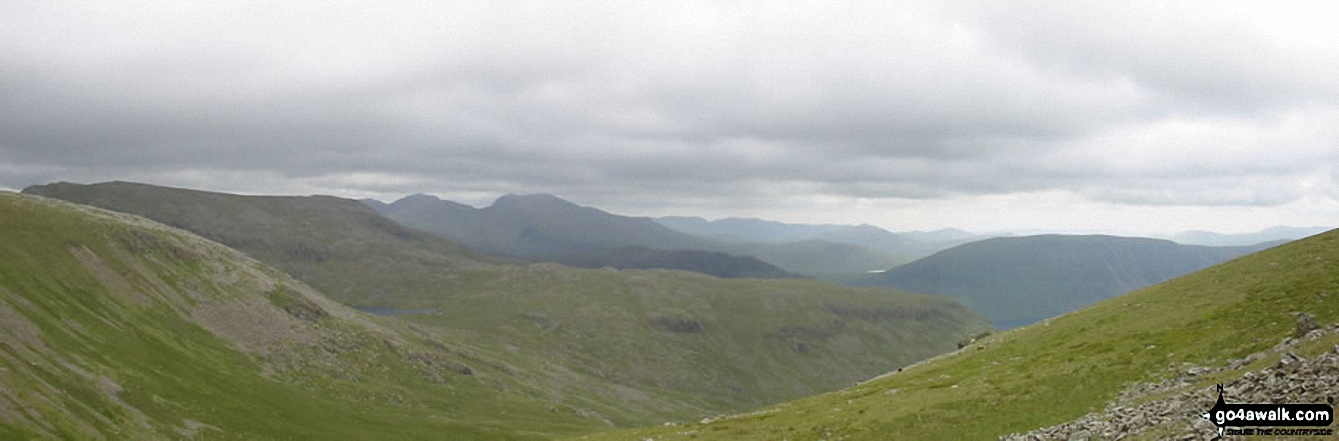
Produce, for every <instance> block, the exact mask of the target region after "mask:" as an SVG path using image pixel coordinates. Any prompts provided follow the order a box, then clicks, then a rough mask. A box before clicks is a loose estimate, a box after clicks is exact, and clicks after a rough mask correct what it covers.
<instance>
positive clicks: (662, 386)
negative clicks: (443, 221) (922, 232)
mask: <svg viewBox="0 0 1339 441" xmlns="http://www.w3.org/2000/svg"><path fill="white" fill-rule="evenodd" d="M25 191H27V192H32V193H38V194H44V195H49V196H53V197H58V198H63V199H68V200H72V201H76V202H81V203H89V204H95V205H99V206H102V207H106V208H111V209H116V210H124V211H130V212H134V213H137V214H141V215H144V216H146V217H150V218H153V219H155V220H158V221H161V222H165V223H170V224H173V225H178V226H181V227H182V228H185V229H188V230H191V231H193V232H196V233H198V234H201V235H204V236H207V237H211V238H215V239H217V240H219V241H220V242H223V243H224V244H226V245H230V246H233V247H235V248H237V249H239V250H241V251H243V252H245V253H247V254H249V255H251V256H254V257H256V258H257V259H260V260H262V261H264V262H266V263H268V264H271V265H273V266H275V267H277V268H279V269H281V270H284V271H286V272H288V273H289V274H292V275H293V276H294V277H296V278H298V279H299V280H302V281H303V282H305V283H307V284H309V285H311V286H313V287H315V288H317V289H319V290H321V291H322V292H323V293H325V294H327V295H329V296H331V297H332V298H334V299H336V300H339V301H341V302H344V303H346V304H350V305H355V306H361V307H374V308H376V310H388V311H399V312H402V314H400V315H397V316H396V317H394V318H395V319H396V320H397V321H404V322H409V323H413V324H415V325H416V326H419V327H421V328H424V329H433V330H437V331H439V332H443V333H449V334H450V335H451V336H452V337H451V338H454V339H456V341H462V342H469V344H470V345H471V347H473V348H476V350H477V351H478V352H479V353H480V354H483V355H487V356H489V357H493V358H495V359H498V360H502V362H501V366H500V368H501V369H505V370H507V371H508V372H511V373H512V376H513V377H516V378H519V379H520V380H518V381H519V382H520V385H519V386H517V387H518V388H519V389H520V390H522V391H523V392H524V393H528V394H533V395H534V396H536V397H540V398H543V399H546V400H550V401H555V402H561V403H563V404H565V405H568V406H570V407H572V408H574V409H578V410H579V411H581V412H585V413H586V414H589V415H596V416H598V417H599V418H602V419H604V420H607V421H608V422H609V423H612V424H616V425H632V424H647V423H654V422H661V421H666V420H688V419H698V418H701V417H702V416H704V415H713V414H717V413H721V412H728V411H739V410H745V409H750V408H753V407H756V406H758V405H762V404H766V403H771V402H778V401H782V400H786V399H794V398H798V397H801V396H805V395H809V394H812V393H815V392H820V391H824V390H833V389H836V388H839V387H842V386H845V385H848V384H850V383H851V382H852V381H857V380H861V379H865V378H869V377H871V376H873V375H876V374H878V373H881V372H884V371H886V370H888V369H891V368H895V367H897V366H902V365H906V364H908V363H911V362H914V361H916V360H920V359H923V358H925V357H928V356H931V355H934V354H939V353H943V352H946V351H948V350H951V349H953V348H954V347H955V346H954V344H955V343H956V342H957V341H959V340H960V339H961V338H962V336H963V335H966V334H970V333H974V332H978V331H980V330H983V329H986V328H987V327H988V325H987V324H986V323H985V321H984V320H982V319H981V318H980V317H979V316H978V315H976V314H975V313H973V312H971V311H970V310H968V309H967V308H965V307H963V306H962V305H961V304H959V303H957V302H956V301H953V300H952V299H949V298H947V297H939V296H921V295H911V294H904V293H898V292H895V291H890V290H885V289H872V288H861V289H855V288H846V287H841V286H837V285H833V284H830V283H825V282H818V281H812V280H794V279H791V280H772V279H769V280H759V279H717V278H714V277H708V276H704V275H700V274H696V273H689V272H683V271H663V270H652V271H636V270H625V271H616V270H586V269H574V268H569V267H564V266H560V265H556V264H520V263H514V262H508V261H503V260H496V259H493V260H489V259H484V258H481V257H478V256H474V255H472V254H470V253H468V252H466V251H465V250H463V249H462V248H460V247H458V246H455V245H453V244H450V243H449V242H446V241H445V240H442V239H440V238H437V237H435V236H432V235H429V234H426V233H422V232H418V231H415V230H409V229H404V228H401V227H399V226H398V225H396V224H394V223H393V222H390V221H388V220H386V219H384V218H381V217H379V216H378V215H377V214H376V213H375V212H373V211H372V209H371V208H368V207H367V206H365V205H363V204H361V203H359V202H357V201H352V200H345V199H338V198H330V197H305V198H304V197H257V196H237V195H225V194H218V193H208V192H200V191H192V190H182V189H171V188H164V187H154V186H147V185H142V184H130V183H109V184H98V185H89V186H83V185H76V184H55V185H49V186H40V187H33V188H30V189H28V190H25Z"/></svg>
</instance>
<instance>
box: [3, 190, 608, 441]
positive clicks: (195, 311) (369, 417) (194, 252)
mask: <svg viewBox="0 0 1339 441" xmlns="http://www.w3.org/2000/svg"><path fill="white" fill-rule="evenodd" d="M0 244H3V246H0V439H15V440H17V439H184V438H196V439H396V440H399V439H444V438H450V439H481V440H487V439H499V438H513V439H515V438H523V439H531V438H545V437H549V436H552V435H555V434H563V433H569V434H570V433H583V432H588V431H590V430H593V429H595V428H597V427H600V426H602V425H603V424H602V423H601V422H600V421H599V420H597V419H595V418H589V417H583V416H581V415H579V414H577V413H576V411H575V409H573V408H571V407H566V406H561V405H560V404H557V403H551V402H546V401H543V400H539V399H535V398H532V397H529V396H526V395H525V394H523V393H515V392H508V390H512V391H516V390H519V389H518V388H517V387H516V386H515V385H516V384H517V381H516V380H514V379H512V378H510V376H509V373H508V372H506V371H505V370H503V369H498V368H497V366H498V365H499V364H498V363H497V362H495V361H491V360H490V359H488V358H481V357H478V356H475V355H473V354H474V351H473V350H472V349H471V348H470V347H469V346H468V345H460V344H456V343H450V342H449V341H450V340H446V339H445V338H444V337H443V336H442V335H441V334H439V333H436V332H433V331H431V330H427V329H423V328H413V327H407V326H404V325H402V324H397V323H393V322H388V321H385V320H380V319H375V318H372V317H370V316H366V315H363V314H360V313H356V312H354V311H352V310H350V309H348V308H346V307H344V306H342V305H340V304H338V303H335V302H332V301H330V300H328V299H326V298H324V297H322V296H321V295H319V294H317V293H316V292H315V291H313V290H311V289H310V288H308V287H307V286H305V285H303V284H301V283H299V282H296V281H294V280H292V279H291V278H289V277H288V276H286V275H284V274H283V273H281V272H279V271H276V270H274V269H272V268H269V267H266V266H263V265H262V264H260V263H258V262H256V261H254V260H252V259H250V258H247V257H245V256H243V255H241V254H240V253H238V252H236V251H233V250H231V249H228V248H225V247H223V246H221V245H218V244H216V243H212V242H208V241H206V240H204V239H201V238H199V237H197V236H194V235H191V234H189V233H186V232H183V231H180V230H174V229H170V228H168V227H165V226H163V225H161V224H157V223H153V222H150V221H148V220H145V219H143V218H139V217H134V216H129V215H125V214H120V213H112V212H107V211H103V210H98V209H94V208H90V207H85V206H77V205H74V204H69V203H65V202H60V201H55V200H51V199H45V198H37V197H33V196H24V195H18V194H14V193H8V192H0Z"/></svg>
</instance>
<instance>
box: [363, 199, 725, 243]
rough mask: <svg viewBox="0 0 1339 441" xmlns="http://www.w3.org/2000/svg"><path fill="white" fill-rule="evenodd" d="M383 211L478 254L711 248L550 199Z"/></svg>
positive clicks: (401, 204) (411, 204) (640, 221)
mask: <svg viewBox="0 0 1339 441" xmlns="http://www.w3.org/2000/svg"><path fill="white" fill-rule="evenodd" d="M380 212H381V213H382V214H384V215H385V216H386V217H389V218H391V219H394V220H395V221H396V222H399V223H401V224H404V225H407V226H410V227H413V228H418V229H422V230H424V231H429V232H433V233H437V234H440V235H442V236H443V237H446V238H448V239H451V240H452V241H454V242H456V243H459V244H462V245H465V246H467V247H470V248H471V249H474V250H478V251H481V252H486V253H495V254H505V255H510V256H518V257H555V256H560V255H564V254H571V253H579V252H584V251H592V250H603V249H610V248H618V247H625V246H644V247H648V248H658V249H705V248H707V247H708V245H709V242H708V241H706V240H703V239H701V238H698V237H694V236H690V235H687V234H683V233H680V232H677V231H674V230H671V229H669V228H666V227H664V226H662V225H660V224H657V223H655V222H654V221H652V220H651V219H649V218H635V217H627V216H618V215H614V214H610V213H606V212H604V211H601V210H598V209H594V208H590V207H582V206H579V205H576V204H573V203H570V202H567V201H565V200H562V199H559V198H557V197H554V196H552V195H546V194H538V195H506V196H503V197H500V198H498V200H497V201H496V202H494V203H493V205H490V206H488V207H484V208H474V207H470V206H468V205H464V204H459V203H455V202H451V201H444V200H441V199H438V198H436V197H433V196H428V195H422V194H419V195H413V196H408V197H405V198H403V199H400V200H398V201H395V202H392V203H391V204H389V205H386V206H385V207H384V208H382V209H380Z"/></svg>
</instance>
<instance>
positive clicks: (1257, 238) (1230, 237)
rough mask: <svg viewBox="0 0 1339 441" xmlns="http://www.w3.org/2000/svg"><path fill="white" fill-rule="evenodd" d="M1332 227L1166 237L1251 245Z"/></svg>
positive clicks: (1186, 241) (1191, 242)
mask: <svg viewBox="0 0 1339 441" xmlns="http://www.w3.org/2000/svg"><path fill="white" fill-rule="evenodd" d="M1332 228H1333V227H1320V226H1315V227H1289V226H1275V227H1269V228H1266V229H1264V230H1260V231H1257V232H1254V233H1241V234H1221V233H1214V232H1209V231H1184V232H1181V233H1177V234H1174V235H1172V236H1169V237H1167V238H1168V239H1171V240H1174V241H1176V242H1179V243H1183V244H1189V245H1210V246H1234V245H1251V244H1257V243H1261V242H1270V241H1276V240H1297V239H1301V238H1304V237H1307V236H1314V235H1316V234H1320V233H1323V232H1326V231H1329V230H1330V229H1332Z"/></svg>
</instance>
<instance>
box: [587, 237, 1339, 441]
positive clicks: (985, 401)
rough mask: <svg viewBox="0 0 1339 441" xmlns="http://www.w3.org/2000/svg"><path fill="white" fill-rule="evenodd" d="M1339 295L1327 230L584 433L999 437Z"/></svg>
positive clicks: (1064, 416) (1194, 414) (1336, 240)
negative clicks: (691, 418)
mask: <svg viewBox="0 0 1339 441" xmlns="http://www.w3.org/2000/svg"><path fill="white" fill-rule="evenodd" d="M1336 295H1339V232H1329V233H1325V234H1321V235H1319V236H1315V237H1311V238H1307V239H1303V240H1300V241H1297V242H1293V243H1289V244H1286V245H1282V246H1279V247H1276V248H1273V249H1269V250H1265V251H1262V252H1260V253H1256V254H1252V255H1249V256H1245V257H1242V258H1239V259H1236V260H1233V261H1231V262H1227V263H1224V264H1221V265H1217V266H1214V267H1211V268H1208V269H1204V270H1201V271H1198V272H1195V273H1193V274H1189V275H1186V276H1183V277H1179V278H1176V279H1174V280H1171V281H1169V282H1166V283H1162V284H1159V285H1156V286H1152V287H1149V288H1145V289H1142V290H1138V291H1135V292H1133V293H1129V294H1126V295H1123V296H1119V297H1115V298H1112V299H1108V300H1106V301H1103V302H1101V303H1098V304H1096V305H1093V306H1092V307H1089V308H1086V309H1084V310H1082V311H1078V312H1075V313H1072V314H1067V315H1064V316H1062V317H1059V318H1055V319H1052V320H1048V321H1046V322H1043V323H1037V324H1034V325H1032V326H1028V327H1025V328H1020V329H1015V330H1011V331H1006V332H1003V333H1000V334H998V335H994V336H991V337H988V338H986V339H983V340H981V341H979V342H977V343H975V344H973V345H971V346H969V347H967V348H965V349H964V350H961V351H958V352H955V353H953V354H950V355H946V356H943V357H939V358H936V359H934V360H931V361H928V362H926V363H924V364H920V365H917V366H914V367H910V368H907V369H905V370H903V371H901V372H897V373H893V374H890V375H888V376H885V377H883V378H879V379H876V380H873V381H869V382H865V383H861V384H859V385H857V386H854V387H851V388H848V389H846V390H843V391H840V392H836V393H829V394H824V395H819V396H815V397H811V398H806V399H803V400H798V401H794V402H790V403H784V404H781V405H778V406H773V407H770V408H767V409H763V410H760V411H757V412H754V413H751V414H746V415H740V416H736V417H730V418H722V419H718V420H716V421H714V422H712V423H710V424H689V425H680V426H675V427H656V428H647V429H639V430H634V431H623V432H613V433H609V434H605V435H599V434H597V435H590V436H588V437H587V436H583V437H581V439H595V440H599V439H609V440H614V439H619V440H622V439H644V438H650V439H655V440H658V441H668V440H683V439H696V440H710V439H728V440H763V439H769V440H774V439H849V440H866V439H868V440H882V439H995V438H996V437H997V436H1000V435H1005V434H1010V433H1021V432H1026V431H1029V430H1032V429H1035V428H1038V427H1045V426H1051V425H1054V424H1058V423H1062V422H1065V421H1070V420H1074V419H1075V418H1078V417H1080V416H1082V415H1084V414H1086V413H1089V412H1091V411H1095V410H1101V409H1102V408H1103V406H1104V405H1105V404H1106V403H1108V402H1109V401H1112V400H1113V399H1115V398H1116V397H1117V395H1118V394H1119V393H1120V392H1121V391H1122V390H1123V389H1124V388H1126V387H1132V386H1136V385H1138V384H1141V383H1146V382H1156V381H1158V380H1159V379H1162V378H1172V377H1178V376H1183V375H1184V372H1185V371H1186V370H1188V369H1189V366H1223V365H1225V361H1227V360H1229V359H1238V358H1241V357H1245V356H1247V355H1248V354H1255V353H1260V352H1263V351H1267V350H1268V349H1269V348H1270V347H1272V346H1274V345H1275V344H1276V343H1278V342H1280V341H1281V340H1283V339H1284V338H1285V337H1289V336H1291V335H1292V333H1293V332H1294V327H1295V324H1294V323H1295V321H1296V319H1295V316H1294V314H1293V313H1294V312H1306V313H1310V314H1314V315H1315V317H1316V318H1317V321H1318V322H1319V323H1320V324H1322V325H1325V324H1334V323H1336V321H1339V299H1336V297H1335V296H1336ZM1317 343H1319V347H1317V348H1311V349H1315V350H1320V351H1331V350H1333V346H1334V343H1336V342H1335V341H1333V340H1329V341H1320V342H1317ZM1277 363H1279V355H1278V354H1272V355H1270V356H1267V357H1265V358H1262V359H1258V360H1256V361H1254V362H1252V363H1249V364H1246V365H1239V364H1238V363H1233V364H1231V365H1229V366H1236V367H1230V368H1229V369H1226V370H1224V371H1221V372H1220V373H1217V374H1215V375H1209V376H1205V377H1203V378H1198V379H1197V380H1196V382H1194V383H1193V384H1188V385H1187V386H1186V387H1188V388H1193V389H1199V390H1206V389H1209V388H1211V387H1213V386H1212V385H1213V384H1214V383H1216V382H1225V381H1229V380H1232V379H1233V378H1236V377H1241V376H1242V375H1243V374H1244V373H1246V372H1254V371H1258V370H1260V369H1262V368H1263V367H1267V366H1272V365H1274V364H1277ZM1278 372H1283V373H1276V375H1287V374H1286V372H1285V371H1278ZM1204 395H1205V398H1204V400H1203V402H1186V403H1181V405H1180V406H1177V407H1176V410H1177V411H1178V412H1184V414H1183V415H1181V416H1180V418H1181V419H1185V420H1193V419H1197V418H1198V414H1199V412H1203V411H1205V410H1206V409H1208V408H1209V407H1210V406H1212V404H1213V399H1214V398H1213V396H1212V395H1211V394H1204ZM1275 399H1278V400H1281V401H1282V402H1292V400H1295V399H1296V397H1290V396H1278V397H1276V398H1275ZM1211 435H1212V432H1206V433H1204V437H1205V438H1208V437H1210V436H1211ZM1153 436H1156V435H1153Z"/></svg>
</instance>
